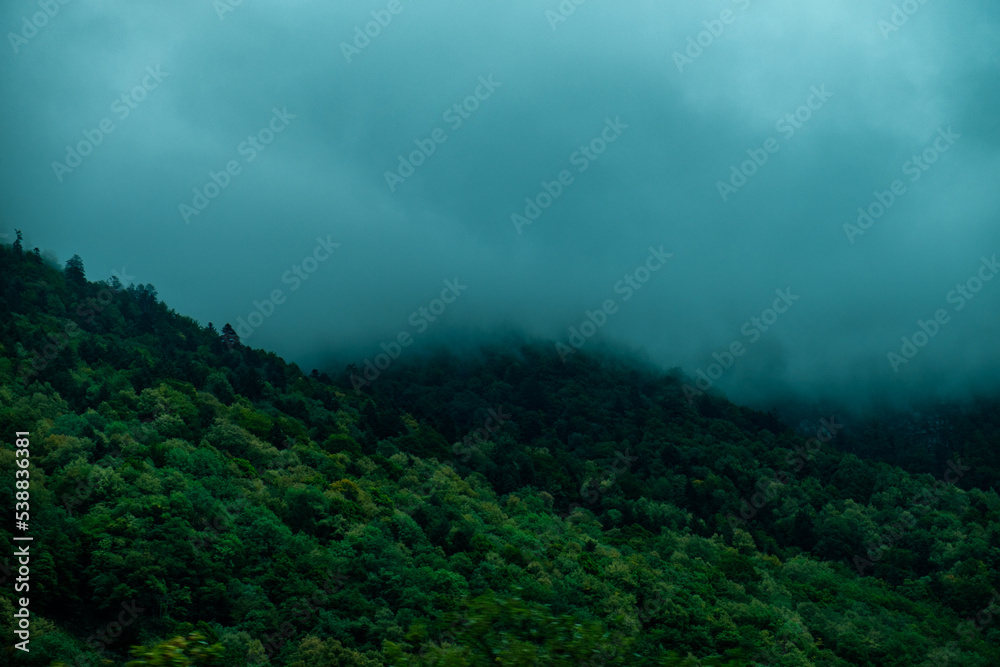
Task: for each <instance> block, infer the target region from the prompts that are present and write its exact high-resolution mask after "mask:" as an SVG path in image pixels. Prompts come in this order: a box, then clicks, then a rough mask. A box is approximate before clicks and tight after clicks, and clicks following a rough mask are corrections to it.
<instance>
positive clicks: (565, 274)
mask: <svg viewBox="0 0 1000 667" xmlns="http://www.w3.org/2000/svg"><path fill="white" fill-rule="evenodd" d="M577 1H578V2H579V1H580V0H577ZM46 6H47V5H46V4H45V3H44V2H42V3H37V2H30V1H28V0H12V1H11V2H7V3H5V4H4V7H3V9H2V10H0V26H2V28H3V31H4V33H5V35H6V36H5V45H4V47H3V48H4V49H5V52H4V54H3V56H2V58H3V64H2V67H3V73H4V75H3V78H2V83H0V86H2V88H0V99H2V104H3V118H4V121H5V122H4V123H3V125H2V127H0V178H2V188H3V192H2V197H0V233H5V234H8V239H7V242H10V240H11V237H12V235H13V230H14V228H18V229H21V230H23V232H24V234H25V241H26V242H27V243H28V244H29V246H31V247H34V246H38V247H40V248H42V249H43V250H49V251H51V252H52V253H54V255H55V256H56V257H58V258H59V260H60V261H65V260H66V259H67V258H69V257H70V256H71V255H73V254H74V253H78V254H80V255H81V256H82V257H83V258H84V262H85V266H86V268H87V274H88V277H89V278H91V279H101V278H106V277H108V276H110V275H111V274H112V272H117V273H118V274H119V275H121V274H123V273H124V277H125V279H126V282H127V281H128V280H129V279H131V280H134V281H135V282H140V283H153V284H154V285H155V286H156V287H157V289H158V291H159V294H160V296H161V298H162V299H164V300H165V301H166V302H167V303H168V304H169V305H170V306H171V307H173V308H175V309H176V310H177V311H179V312H181V313H183V314H186V315H190V316H192V317H194V318H196V319H197V320H199V321H200V322H202V323H208V322H209V321H212V322H214V323H215V324H216V326H217V327H221V324H222V323H225V322H227V321H228V322H232V323H233V324H234V325H236V324H237V322H238V320H239V318H243V319H244V320H245V321H246V322H247V323H248V325H253V324H254V323H256V324H259V326H254V327H253V328H252V334H251V335H250V336H249V338H248V339H247V340H245V342H247V343H248V344H251V345H253V346H257V347H264V348H267V349H272V350H275V351H277V352H278V353H280V354H282V355H283V356H285V357H287V358H289V359H291V360H294V361H297V362H299V363H300V364H301V365H302V366H303V367H304V368H306V369H310V368H312V367H314V366H318V365H322V364H323V363H324V361H325V360H327V359H329V358H330V357H331V355H333V356H335V357H337V358H338V359H346V358H350V359H353V360H355V361H356V362H358V363H359V364H361V363H363V362H364V360H365V359H374V358H375V355H377V354H379V353H380V352H381V351H382V349H381V347H380V344H381V343H389V342H390V341H393V340H397V339H399V338H400V337H401V336H402V338H403V339H404V340H412V341H414V342H415V343H416V345H411V346H410V347H409V348H406V349H405V352H404V354H412V353H413V352H412V350H415V349H416V348H417V347H418V346H419V345H421V344H426V343H427V342H429V341H434V340H447V339H449V337H453V338H455V339H456V340H461V341H463V342H468V340H469V338H468V337H469V336H471V335H474V334H471V333H470V332H471V331H490V330H494V329H497V328H500V327H512V328H515V329H520V330H524V331H525V332H527V333H529V334H531V335H535V336H542V337H545V338H547V339H550V340H552V341H553V343H554V342H555V341H562V342H563V344H564V345H565V346H566V348H562V349H563V352H564V353H565V350H566V349H574V348H573V341H575V343H576V344H578V345H577V346H579V344H580V343H582V346H583V349H585V350H586V349H591V348H595V347H597V346H598V345H603V344H624V345H626V346H629V347H631V348H633V349H638V350H640V351H642V352H644V353H645V354H647V355H648V356H649V358H651V359H652V360H654V361H655V362H656V363H659V364H662V365H663V366H664V367H670V366H675V365H679V366H681V367H682V368H683V369H684V370H685V371H686V372H688V373H689V374H691V375H693V376H695V377H698V375H697V373H698V371H702V372H705V373H706V377H707V376H708V374H712V375H715V376H716V377H715V378H714V379H712V384H713V386H715V387H717V388H720V389H722V390H723V391H725V392H726V393H728V394H729V395H730V396H732V397H734V398H736V399H738V400H747V401H760V400H769V399H770V398H772V397H774V396H778V395H780V394H781V392H785V391H794V392H796V393H798V394H799V395H805V396H821V395H823V394H824V393H829V394H833V395H839V394H848V395H853V396H862V397H868V396H876V397H885V396H896V397H906V396H910V395H912V392H914V391H919V392H930V393H935V392H945V393H955V392H958V393H961V392H966V391H970V390H975V389H985V388H995V387H996V384H997V378H1000V354H998V347H997V341H998V340H1000V337H998V333H1000V326H998V325H1000V308H998V306H1000V279H997V280H992V281H991V280H986V278H987V276H988V277H989V278H992V277H993V273H996V272H997V268H996V267H995V266H993V265H992V264H991V262H992V259H993V258H994V257H996V256H997V254H998V253H1000V233H998V230H1000V188H998V187H997V180H998V176H1000V153H998V148H1000V143H998V141H1000V114H998V100H1000V86H998V84H1000V78H998V73H1000V6H998V5H997V3H996V2H995V0H965V1H963V2H961V3H957V2H951V3H946V2H944V1H943V0H926V1H925V2H923V3H920V2H917V0H908V1H907V2H902V3H894V2H891V1H889V0H826V1H824V2H800V1H792V0H718V1H714V2H699V3H694V2H652V1H641V0H635V1H630V2H611V1H610V0H586V1H584V2H582V3H581V4H579V5H577V4H576V3H574V2H572V1H571V0H566V1H564V2H562V3H560V2H558V0H548V1H527V0H503V1H502V2H501V1H499V0H494V1H488V0H480V1H479V2H453V1H447V0H442V1H438V2H429V1H427V0H417V1H415V2H414V1H412V0H399V1H398V2H388V1H385V0H375V1H367V0H366V1H356V2H336V3H331V2H308V1H305V0H283V1H282V2H262V1H252V0H244V1H243V2H241V3H240V4H238V5H236V4H235V0H218V1H217V2H215V3H214V4H213V2H210V1H209V0H201V1H198V2H195V1H194V0H172V1H171V2H169V3H163V2H134V1H132V2H124V1H122V0H104V1H103V2H83V1H82V0H77V1H76V2H71V1H68V2H67V3H66V4H58V2H53V5H52V7H50V8H49V10H48V11H49V13H50V14H53V15H52V16H47V15H45V7H46ZM907 12H908V13H907ZM366 33H367V34H366ZM108 130H111V131H110V132H108ZM415 151H416V153H415ZM915 157H916V159H914V158H915ZM227 170H228V171H227ZM526 199H527V200H532V201H533V202H534V204H531V203H529V202H528V201H526ZM880 200H881V201H880ZM535 205H537V206H539V208H538V209H537V210H536V209H535V208H534V206H535ZM859 207H860V208H861V209H863V210H865V211H867V212H868V213H869V215H871V218H862V219H861V221H860V223H859V221H858V218H859V211H858V209H859ZM515 216H517V217H515ZM338 244H339V245H338ZM984 259H985V260H986V262H985V263H984ZM295 267H299V268H298V269H296V268H295ZM310 271H311V272H310ZM644 280H645V282H643V281H644ZM445 281H449V282H448V283H446V282H445ZM630 283H631V284H634V285H636V286H638V287H633V286H631V285H630ZM959 286H961V288H962V290H965V293H966V294H967V295H968V297H969V298H967V297H966V296H963V295H962V291H960V290H958V287H959ZM977 289H978V291H976V290H977ZM275 290H281V294H280V296H279V299H278V301H279V303H276V304H275V305H274V306H273V312H272V308H271V307H270V306H269V305H268V304H266V303H264V301H265V300H269V299H270V298H271V296H272V294H273V293H274V292H275ZM953 290H955V291H953ZM442 298H443V299H444V300H442V301H438V302H435V299H442ZM255 301H257V302H259V303H260V304H261V309H262V310H264V311H266V312H270V316H269V317H264V316H263V315H261V316H255V317H253V318H252V319H251V317H250V314H251V313H252V312H254V311H255V306H254V302H255ZM447 301H450V303H446V302H447ZM606 302H607V303H606ZM605 306H608V308H607V309H606V312H604V313H597V312H596V311H598V310H601V309H603V308H604V307H605ZM420 308H425V309H429V310H427V311H426V314H422V313H421V312H420ZM768 309H773V310H771V311H769V310H768ZM779 310H783V311H784V312H778V311H779ZM586 311H590V312H591V318H590V320H592V321H594V322H597V323H602V324H603V326H601V327H597V326H596V325H594V326H593V327H592V328H591V325H585V324H584V322H587V321H588V316H587V315H586ZM435 312H436V313H438V314H436V315H435V314H434V313H435ZM426 315H430V316H431V317H433V318H434V319H433V321H431V319H430V317H427V316H426ZM754 317H756V318H758V321H759V324H758V323H755V322H754V321H753V320H752V319H751V318H754ZM935 317H937V318H938V321H937V322H936V323H931V321H933V320H934V319H935ZM918 321H922V322H923V323H924V324H923V330H924V331H927V332H928V333H926V334H924V335H925V336H926V339H925V338H921V336H920V335H917V340H916V341H915V343H925V344H924V345H922V346H919V347H917V346H916V345H914V347H913V348H909V347H907V346H905V345H904V343H903V341H902V338H903V337H904V336H905V337H907V338H908V339H909V340H910V341H913V336H914V334H916V333H917V332H921V331H922V329H921V325H920V323H919V322H918ZM935 324H936V325H937V326H936V327H935ZM570 327H576V328H577V330H578V331H581V335H584V334H586V333H591V334H593V335H592V337H589V338H588V337H586V336H584V337H583V338H574V339H573V341H571V331H570ZM765 328H766V330H765ZM247 330H248V329H244V333H245V332H246V331H247ZM930 332H933V335H930ZM407 335H408V336H409V337H410V338H406V336H407ZM244 338H247V337H246V336H244ZM388 347H390V348H391V346H388ZM730 350H733V351H739V350H742V355H741V356H738V357H733V359H732V364H731V365H730V367H729V368H726V369H723V368H722V365H724V364H726V362H728V357H727V351H730ZM552 353H553V355H556V354H558V352H557V349H556V347H555V345H554V344H553V345H552ZM889 353H894V354H896V355H899V356H898V357H890V356H889ZM713 354H716V355H718V356H717V357H713ZM910 357H912V358H910ZM717 359H720V360H721V362H719V363H720V366H718V367H715V368H712V367H711V366H710V365H711V364H712V363H716V360H717ZM702 384H703V386H705V385H707V382H706V381H703V382H702Z"/></svg>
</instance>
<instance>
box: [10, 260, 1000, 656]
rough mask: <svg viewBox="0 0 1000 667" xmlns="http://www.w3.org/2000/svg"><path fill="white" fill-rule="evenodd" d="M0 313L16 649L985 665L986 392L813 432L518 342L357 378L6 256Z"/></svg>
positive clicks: (596, 361)
mask: <svg viewBox="0 0 1000 667" xmlns="http://www.w3.org/2000/svg"><path fill="white" fill-rule="evenodd" d="M0 313H2V315H3V317H2V318H0V385H2V386H0V401H2V403H0V406H2V407H0V427H2V432H3V433H4V434H5V436H4V438H5V442H7V443H9V444H8V445H7V447H6V448H5V449H4V450H3V454H2V457H3V465H4V469H5V470H6V471H7V474H6V479H7V480H8V483H7V484H4V485H3V486H2V487H0V488H2V493H3V494H4V496H5V498H6V501H7V506H8V507H11V508H13V507H14V505H15V502H16V499H15V497H14V494H15V488H14V484H13V480H14V479H15V477H14V470H15V469H17V466H16V465H15V459H16V458H17V457H16V455H15V449H14V446H13V437H14V433H15V432H17V431H27V432H29V433H30V461H31V467H30V472H31V477H30V479H31V484H30V489H29V490H30V514H31V516H30V529H29V531H28V532H29V533H30V535H32V536H33V537H34V542H33V543H32V546H31V567H30V586H31V588H30V591H28V592H27V593H15V591H14V583H15V578H16V576H17V569H16V568H17V565H16V563H15V561H14V560H13V559H12V558H11V557H9V556H8V557H6V560H5V561H3V568H2V574H0V577H2V578H3V580H4V586H3V587H2V589H0V590H2V595H0V616H2V619H3V621H2V623H3V626H4V633H5V636H7V637H8V638H11V637H14V634H13V630H14V627H13V614H14V611H15V609H17V608H18V607H19V606H20V605H21V604H22V603H21V602H20V600H19V598H20V597H21V596H22V595H28V596H30V609H31V612H32V614H33V615H32V628H31V640H30V641H31V643H30V649H31V650H30V653H24V652H21V651H15V650H14V649H13V647H12V641H8V642H7V644H6V645H5V646H4V652H5V656H6V657H5V658H4V660H5V661H6V662H5V664H8V663H9V664H24V665H46V666H47V665H53V664H66V665H88V664H89V665H98V664H115V665H120V664H125V663H126V662H127V661H129V660H131V662H129V663H128V664H132V665H166V664H170V665H209V664H211V665H224V666H227V667H229V666H231V667H236V666H240V667H242V666H244V665H268V664H270V665H293V666H295V667H305V666H310V667H312V666H315V667H321V666H323V667H325V666H327V665H383V664H384V665H496V664H503V665H567V666H568V665H681V664H683V665H698V664H702V665H713V664H719V665H783V666H792V665H796V666H802V665H824V666H825V665H844V666H846V665H871V666H873V667H874V666H879V667H881V666H885V665H898V666H901V667H902V666H904V665H905V666H911V665H928V666H929V665H962V666H970V667H987V666H993V665H997V664H1000V649H998V648H997V647H998V640H1000V627H998V623H997V622H996V621H995V620H994V619H995V618H997V614H998V612H1000V594H998V593H997V589H998V588H1000V569H998V566H1000V498H998V496H997V493H996V491H995V488H994V487H995V485H994V484H993V483H992V482H991V481H990V480H995V479H996V471H997V463H996V456H995V455H991V452H995V451H996V449H995V443H996V441H995V435H994V434H995V432H996V431H995V430H994V427H995V426H996V424H997V414H998V413H997V412H996V410H995V409H993V408H991V407H990V406H991V405H995V404H993V403H982V404H980V405H979V406H976V407H974V408H972V409H969V410H965V411H960V410H957V408H956V411H955V414H953V415H949V414H948V413H947V412H942V413H941V415H942V416H941V420H943V421H941V422H940V423H938V422H934V424H937V425H936V426H934V428H936V429H938V430H937V431H934V430H933V429H932V430H931V431H928V430H927V429H928V428H929V427H928V426H927V424H928V422H927V420H926V419H925V420H922V421H921V420H916V421H913V422H912V423H910V425H909V426H908V427H907V428H908V430H906V431H904V432H901V431H899V430H898V429H897V426H896V424H897V423H898V422H897V421H893V420H887V421H886V422H885V423H883V424H882V425H881V426H879V425H876V424H872V423H865V424H842V423H841V422H842V420H841V419H840V416H839V415H829V414H815V415H811V416H804V417H803V419H804V420H806V421H807V423H809V424H810V425H811V426H810V428H812V426H815V428H814V429H812V432H811V433H809V434H807V435H806V436H803V435H801V434H799V433H797V432H795V431H794V430H792V429H790V428H788V427H787V426H785V425H784V424H783V423H782V422H780V421H779V420H778V419H777V418H775V417H774V416H771V415H767V414H763V413H760V412H756V411H753V410H749V409H745V408H741V407H739V406H736V405H733V404H731V403H729V402H727V401H725V400H722V399H720V398H716V397H712V396H709V395H703V396H699V397H697V398H696V399H694V400H693V401H690V402H689V400H688V399H687V398H686V397H685V393H684V391H683V385H684V384H685V383H686V382H687V381H688V380H687V378H684V377H682V376H674V375H664V374H662V373H654V372H653V371H650V370H648V369H644V368H641V367H639V366H637V365H635V364H633V363H632V362H629V361H625V360H623V359H620V358H616V357H613V356H612V355H604V354H602V355H594V354H587V353H586V352H583V351H582V352H580V353H578V354H576V355H572V356H570V357H569V358H568V359H567V361H566V362H565V363H563V362H562V361H560V359H559V357H558V355H556V354H555V353H554V351H553V347H552V345H551V343H548V344H540V343H531V342H522V343H520V344H516V345H515V344H512V345H511V346H510V347H508V348H502V347H496V346H493V347H487V348H484V349H483V350H482V351H481V352H480V353H479V354H478V355H474V356H472V357H469V356H467V355H463V356H462V357H459V356H456V355H451V354H449V353H447V352H442V353H439V354H437V355H436V356H435V355H428V356H419V357H418V356H413V357H412V358H410V359H409V360H407V359H406V358H402V357H401V358H400V360H399V361H398V362H397V363H395V364H393V365H392V366H391V367H390V368H389V369H388V370H387V371H386V372H385V373H383V374H381V375H380V376H379V377H378V378H377V379H375V380H374V381H372V382H371V383H370V384H365V385H364V386H361V387H360V390H359V391H356V390H355V389H354V384H355V382H354V381H353V380H352V376H355V377H356V374H357V372H358V369H357V368H349V369H346V370H343V371H337V372H330V375H329V376H328V375H327V374H321V373H318V372H315V371H314V372H312V373H309V374H304V373H303V372H302V371H301V370H300V369H299V368H298V367H297V366H295V365H294V364H288V363H286V362H284V361H283V360H282V359H280V358H278V357H277V356H275V355H274V354H272V353H268V352H265V351H261V350H255V349H251V348H249V347H246V346H245V345H243V344H242V343H241V342H239V340H238V337H237V336H236V334H235V332H232V331H231V329H228V328H227V327H225V323H224V322H222V323H217V324H216V326H214V327H201V326H199V325H198V324H197V323H196V322H195V321H194V320H192V319H190V318H187V317H184V316H182V315H179V314H177V313H175V312H173V311H172V310H171V309H170V308H169V307H168V305H167V304H164V303H163V302H162V301H160V300H159V298H158V296H157V293H156V290H155V289H154V288H153V287H152V286H151V285H145V286H143V285H132V286H123V285H121V284H119V283H118V282H117V281H115V280H112V281H111V282H110V283H108V282H99V283H95V282H89V281H87V279H86V276H85V270H84V267H83V262H82V261H79V260H78V259H74V260H72V261H71V262H70V263H69V264H68V265H67V267H66V268H65V269H56V268H53V267H50V266H47V265H46V264H45V263H44V262H43V261H42V260H41V258H40V257H38V256H37V255H35V254H33V253H26V252H24V251H23V250H20V249H15V248H13V247H12V246H10V245H7V246H3V247H0ZM335 335H336V332H331V336H335ZM331 376H332V377H331ZM932 425H933V424H932ZM880 429H881V430H880ZM875 434H880V435H879V436H878V437H877V438H876V437H875ZM909 443H912V445H913V446H909ZM908 446H909V448H908ZM843 449H850V450H851V452H856V453H851V452H844V451H841V450H843ZM864 456H872V457H878V458H886V459H892V460H897V461H898V462H899V463H901V464H903V465H905V466H907V467H910V468H913V469H919V470H926V471H927V473H925V474H914V473H911V472H906V471H904V470H903V469H901V468H899V467H895V466H894V465H891V464H890V463H886V462H884V461H877V460H874V459H871V458H862V457H864ZM908 457H909V458H908ZM12 529H13V526H12V525H11V523H10V522H8V523H6V524H5V525H4V526H3V527H2V528H0V533H2V535H0V537H2V539H3V540H5V541H6V542H7V543H8V544H15V542H14V541H13V539H12V537H13V533H12ZM18 534H20V531H18ZM8 553H9V552H8ZM15 654H16V655H15ZM168 656H169V657H168ZM102 660H107V661H110V662H108V663H102V662H101V661H102Z"/></svg>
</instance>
